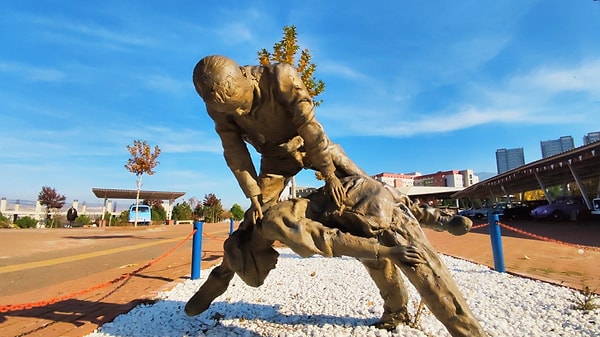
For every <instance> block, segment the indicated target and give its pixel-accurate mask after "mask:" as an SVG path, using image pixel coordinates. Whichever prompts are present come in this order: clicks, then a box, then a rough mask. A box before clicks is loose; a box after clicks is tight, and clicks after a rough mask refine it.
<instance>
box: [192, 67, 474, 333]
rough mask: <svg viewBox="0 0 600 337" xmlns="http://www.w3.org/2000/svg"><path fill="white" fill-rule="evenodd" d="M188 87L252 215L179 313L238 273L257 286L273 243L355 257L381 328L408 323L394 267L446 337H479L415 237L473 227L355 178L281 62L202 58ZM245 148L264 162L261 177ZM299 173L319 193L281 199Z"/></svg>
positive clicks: (303, 252)
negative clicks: (305, 172)
mask: <svg viewBox="0 0 600 337" xmlns="http://www.w3.org/2000/svg"><path fill="white" fill-rule="evenodd" d="M193 81H194V86H195V88H196V91H197V92H198V94H199V95H200V96H201V97H202V98H203V100H204V102H205V104H206V109H207V111H208V114H209V116H210V117H211V118H212V119H213V121H214V123H215V129H216V131H217V133H218V134H219V136H220V138H221V142H222V145H223V149H224V156H225V159H226V162H227V165H228V166H229V168H230V169H231V170H232V172H233V174H234V176H235V177H236V179H237V180H238V183H239V185H240V187H241V188H242V190H243V191H244V193H245V195H246V196H247V197H248V198H249V199H250V201H251V207H250V209H249V210H248V211H247V212H246V215H245V217H244V221H243V222H242V224H241V225H240V228H239V229H238V230H237V231H235V232H234V233H233V234H232V235H231V236H230V237H229V238H228V239H227V240H226V241H225V243H224V257H223V262H222V263H221V265H219V266H218V267H216V268H214V269H213V271H212V272H211V274H210V276H209V277H208V279H207V280H206V282H205V283H204V284H203V285H202V286H201V287H200V289H199V290H198V291H197V292H196V294H195V295H194V296H193V297H192V298H191V299H190V300H189V301H188V303H187V304H186V306H185V312H186V314H188V315H190V316H193V315H198V314H200V313H202V312H203V311H205V310H206V309H207V308H208V307H209V306H210V304H211V303H212V301H213V300H214V299H215V298H216V297H217V296H219V295H221V294H222V293H224V292H225V291H226V289H227V287H228V285H229V283H230V281H231V279H232V278H233V276H234V275H235V274H236V273H237V274H238V275H239V276H240V278H241V279H242V280H243V281H244V282H246V283H247V284H248V285H250V286H254V287H258V286H260V285H262V283H263V281H264V280H265V278H266V276H267V275H268V273H269V271H270V270H272V269H273V268H275V265H276V263H277V258H278V256H279V254H278V253H277V251H276V250H275V249H274V248H273V247H272V245H273V243H274V242H275V241H280V242H282V243H283V244H285V245H287V246H288V247H290V248H291V249H292V250H293V251H294V252H296V253H297V254H299V255H300V256H303V257H308V256H312V255H314V254H320V255H323V256H327V257H332V256H342V255H346V256H351V257H355V258H357V259H358V260H359V261H361V262H362V263H363V265H364V266H365V267H366V268H367V270H368V272H369V274H370V276H371V278H372V279H373V280H374V282H375V284H376V285H377V287H378V288H379V290H380V295H381V296H382V298H383V300H384V314H383V316H382V317H381V319H380V321H379V322H378V323H377V326H378V327H380V328H385V329H393V328H395V327H396V326H397V325H398V324H406V323H408V322H409V321H410V317H409V314H408V311H407V303H408V292H407V290H406V287H405V285H404V284H403V281H402V278H401V275H400V274H399V272H400V270H401V271H402V272H403V273H404V274H405V275H406V276H407V278H408V279H409V281H410V282H411V283H412V284H413V285H414V286H415V288H416V289H417V290H418V291H419V293H420V294H421V297H422V298H423V300H424V301H425V303H426V305H427V306H428V308H429V309H430V310H431V312H432V313H433V314H434V315H435V316H436V317H437V319H438V320H440V321H441V322H442V323H443V324H444V325H445V326H446V328H447V329H448V331H449V332H450V334H451V335H452V336H486V334H485V332H484V331H483V329H482V328H481V326H480V325H479V323H478V321H477V320H476V319H475V317H474V315H473V313H472V312H471V310H470V309H469V307H468V305H467V304H466V301H465V300H464V298H463V297H462V295H461V294H460V292H459V290H458V288H457V286H456V284H455V283H454V280H453V279H452V277H451V275H450V274H449V272H448V270H447V269H446V267H445V266H444V265H443V263H442V262H441V260H440V258H439V257H438V255H437V253H436V252H435V250H434V249H433V247H432V246H431V244H430V243H429V242H428V240H427V238H426V237H425V235H424V233H423V231H422V229H421V226H422V227H427V228H432V229H434V230H437V231H448V232H450V233H452V234H454V235H462V234H465V233H467V232H468V231H469V230H470V228H471V225H472V223H471V221H470V220H469V219H467V218H464V217H461V216H451V215H448V214H445V213H443V212H441V211H439V210H438V209H436V208H433V207H429V206H426V205H425V206H421V205H418V204H416V203H413V202H412V201H411V200H410V199H409V198H408V197H407V196H406V195H403V194H401V193H400V192H399V191H398V190H396V189H394V188H392V187H390V186H387V185H385V184H383V183H381V182H378V181H376V180H374V179H373V178H371V177H369V176H368V175H367V174H366V173H365V172H364V171H362V170H361V169H360V168H359V167H358V166H357V165H356V164H355V163H354V162H353V161H352V160H350V159H349V158H348V157H347V156H346V154H345V153H344V151H343V150H342V148H341V147H340V146H339V145H337V144H334V143H332V142H331V141H330V140H329V139H328V137H327V136H326V135H325V132H324V130H323V127H322V126H321V124H319V122H318V121H317V120H316V118H315V116H314V105H313V102H312V99H311V97H310V95H309V93H308V91H307V90H306V87H305V86H304V84H303V83H302V81H301V79H300V76H299V75H298V73H297V72H296V71H295V70H294V68H293V67H292V66H290V65H287V64H275V65H268V66H255V67H250V66H245V67H242V66H239V65H237V64H236V63H235V62H234V61H233V60H231V59H229V58H227V57H224V56H208V57H205V58H203V59H202V60H200V62H198V64H197V65H196V67H195V68H194V75H193ZM247 145H251V146H253V147H254V148H255V149H256V150H257V152H258V153H260V154H261V163H260V164H261V165H260V173H259V174H258V175H257V173H256V170H255V167H254V164H253V163H252V161H251V157H250V154H249V152H248V149H247ZM304 168H311V169H314V170H315V171H317V173H318V175H320V176H321V177H323V179H324V180H325V186H323V187H322V188H321V189H319V190H317V192H315V193H312V194H311V195H309V196H307V197H305V198H297V199H292V200H286V201H280V202H278V199H279V195H280V193H281V191H282V190H283V188H284V186H285V184H286V183H287V181H288V180H289V179H291V178H292V177H293V176H294V175H296V174H297V173H298V172H299V171H300V170H301V169H304Z"/></svg>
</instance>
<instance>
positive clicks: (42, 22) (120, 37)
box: [30, 16, 156, 47]
mask: <svg viewBox="0 0 600 337" xmlns="http://www.w3.org/2000/svg"><path fill="white" fill-rule="evenodd" d="M30 20H31V22H32V23H33V24H35V25H38V26H43V27H44V28H45V29H48V28H50V29H53V31H52V32H53V33H54V34H59V35H60V34H66V35H68V36H72V34H75V35H77V36H79V37H80V38H82V39H84V40H88V41H90V40H91V41H94V40H98V39H100V40H104V41H109V42H111V43H116V44H121V45H127V46H136V47H149V46H155V45H156V42H155V41H154V40H153V39H152V38H149V37H147V36H144V37H140V36H137V35H131V34H123V33H121V32H117V31H115V30H110V29H106V28H105V27H103V26H99V25H93V24H84V23H81V22H73V21H72V20H64V19H60V18H50V17H43V16H31V17H30Z"/></svg>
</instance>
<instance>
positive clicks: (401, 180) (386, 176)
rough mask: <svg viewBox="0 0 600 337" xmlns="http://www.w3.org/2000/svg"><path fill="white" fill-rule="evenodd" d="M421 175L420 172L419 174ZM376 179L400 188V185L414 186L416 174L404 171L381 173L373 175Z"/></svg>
mask: <svg viewBox="0 0 600 337" xmlns="http://www.w3.org/2000/svg"><path fill="white" fill-rule="evenodd" d="M419 175H420V174H419ZM373 178H375V180H378V181H381V182H382V183H385V184H387V185H390V186H393V187H396V188H400V187H412V186H414V179H415V175H414V174H403V173H387V172H383V173H379V174H376V175H374V176H373Z"/></svg>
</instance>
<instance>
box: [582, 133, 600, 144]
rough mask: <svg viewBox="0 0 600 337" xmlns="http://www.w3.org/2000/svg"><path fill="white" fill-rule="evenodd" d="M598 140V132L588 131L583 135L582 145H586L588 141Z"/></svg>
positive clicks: (599, 139) (599, 135) (599, 138)
mask: <svg viewBox="0 0 600 337" xmlns="http://www.w3.org/2000/svg"><path fill="white" fill-rule="evenodd" d="M597 141H600V132H589V133H588V134H587V135H585V136H583V145H588V144H589V143H593V142H597Z"/></svg>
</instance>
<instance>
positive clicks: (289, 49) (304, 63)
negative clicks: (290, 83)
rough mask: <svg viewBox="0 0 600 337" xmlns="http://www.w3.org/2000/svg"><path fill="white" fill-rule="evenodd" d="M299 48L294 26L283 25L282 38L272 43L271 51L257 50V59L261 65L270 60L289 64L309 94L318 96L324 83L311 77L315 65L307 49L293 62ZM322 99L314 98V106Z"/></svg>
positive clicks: (314, 96)
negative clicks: (296, 72)
mask: <svg viewBox="0 0 600 337" xmlns="http://www.w3.org/2000/svg"><path fill="white" fill-rule="evenodd" d="M298 50H300V47H299V46H298V38H297V34H296V27H295V26H284V27H283V37H282V39H281V40H280V41H279V42H277V43H275V44H274V45H273V53H270V52H269V51H268V50H266V49H264V48H263V49H262V50H260V51H259V52H258V61H259V62H260V64H262V65H268V64H271V62H280V63H287V64H291V65H292V66H294V67H295V68H296V70H297V71H298V73H299V74H300V78H301V79H302V82H304V85H305V86H306V88H307V89H308V92H309V94H310V95H311V96H312V97H313V99H314V98H316V97H317V96H319V94H321V93H322V92H323V91H324V90H325V83H324V82H323V81H321V80H317V79H316V78H315V77H313V74H314V72H315V70H316V69H317V65H316V64H314V63H312V62H311V61H310V60H311V57H312V56H311V55H310V52H309V51H308V49H306V48H305V49H302V51H301V52H300V58H299V59H298V63H295V58H296V54H297V53H298ZM322 102H323V100H314V103H315V106H319V105H320V104H321V103H322Z"/></svg>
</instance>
